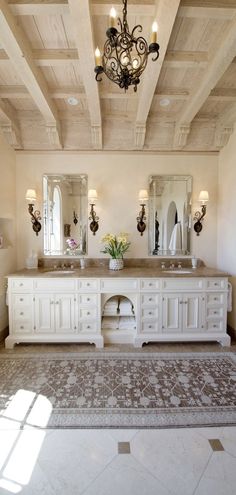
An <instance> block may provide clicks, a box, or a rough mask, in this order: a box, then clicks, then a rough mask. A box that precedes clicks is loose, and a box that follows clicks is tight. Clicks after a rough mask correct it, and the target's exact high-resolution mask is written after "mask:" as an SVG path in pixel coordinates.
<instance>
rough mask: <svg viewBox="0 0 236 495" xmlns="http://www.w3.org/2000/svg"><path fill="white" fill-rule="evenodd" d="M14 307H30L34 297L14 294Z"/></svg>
mask: <svg viewBox="0 0 236 495" xmlns="http://www.w3.org/2000/svg"><path fill="white" fill-rule="evenodd" d="M12 302H13V307H14V308H16V307H19V308H21V307H22V306H30V305H32V302H33V296H31V295H29V294H14V295H13V296H12Z"/></svg>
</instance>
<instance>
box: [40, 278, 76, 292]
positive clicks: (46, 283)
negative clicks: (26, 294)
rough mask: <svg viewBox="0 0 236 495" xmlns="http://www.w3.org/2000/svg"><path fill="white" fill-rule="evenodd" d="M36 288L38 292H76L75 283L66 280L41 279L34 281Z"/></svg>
mask: <svg viewBox="0 0 236 495" xmlns="http://www.w3.org/2000/svg"><path fill="white" fill-rule="evenodd" d="M34 288H35V290H36V291H46V292H58V291H60V292H67V291H71V292H74V290H75V281H74V280H65V279H64V278H61V277H57V278H56V279H55V278H45V279H44V278H39V279H36V280H35V281H34Z"/></svg>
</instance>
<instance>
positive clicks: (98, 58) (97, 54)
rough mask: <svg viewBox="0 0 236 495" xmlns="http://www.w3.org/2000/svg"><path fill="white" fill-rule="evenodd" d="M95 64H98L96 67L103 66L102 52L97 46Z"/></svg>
mask: <svg viewBox="0 0 236 495" xmlns="http://www.w3.org/2000/svg"><path fill="white" fill-rule="evenodd" d="M95 62H96V65H97V66H98V65H101V52H100V50H99V48H98V46H97V48H96V50H95Z"/></svg>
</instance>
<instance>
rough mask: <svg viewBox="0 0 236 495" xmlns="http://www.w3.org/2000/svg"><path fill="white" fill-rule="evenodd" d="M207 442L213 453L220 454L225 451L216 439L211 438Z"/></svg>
mask: <svg viewBox="0 0 236 495" xmlns="http://www.w3.org/2000/svg"><path fill="white" fill-rule="evenodd" d="M208 442H209V444H210V446H211V448H212V450H213V451H214V452H222V451H223V450H225V449H224V447H223V445H222V443H221V441H220V440H219V439H218V438H211V439H209V440H208Z"/></svg>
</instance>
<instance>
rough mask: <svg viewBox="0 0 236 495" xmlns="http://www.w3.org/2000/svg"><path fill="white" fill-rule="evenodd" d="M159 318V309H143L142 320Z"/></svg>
mask: <svg viewBox="0 0 236 495" xmlns="http://www.w3.org/2000/svg"><path fill="white" fill-rule="evenodd" d="M157 317H158V307H156V308H150V309H148V308H143V309H142V318H146V319H148V318H150V319H152V318H157Z"/></svg>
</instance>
